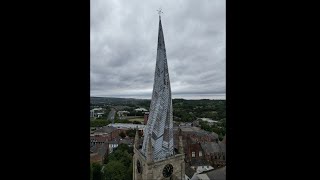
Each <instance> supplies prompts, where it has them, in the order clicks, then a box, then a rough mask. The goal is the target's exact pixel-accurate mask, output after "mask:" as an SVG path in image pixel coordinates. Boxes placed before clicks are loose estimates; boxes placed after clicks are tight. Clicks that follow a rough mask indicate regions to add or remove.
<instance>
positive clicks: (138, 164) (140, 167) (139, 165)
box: [137, 160, 142, 174]
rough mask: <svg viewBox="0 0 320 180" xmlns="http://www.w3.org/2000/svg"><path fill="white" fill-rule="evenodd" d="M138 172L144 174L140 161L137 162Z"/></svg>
mask: <svg viewBox="0 0 320 180" xmlns="http://www.w3.org/2000/svg"><path fill="white" fill-rule="evenodd" d="M137 170H138V173H140V174H141V173H142V166H141V163H140V161H139V160H138V161H137Z"/></svg>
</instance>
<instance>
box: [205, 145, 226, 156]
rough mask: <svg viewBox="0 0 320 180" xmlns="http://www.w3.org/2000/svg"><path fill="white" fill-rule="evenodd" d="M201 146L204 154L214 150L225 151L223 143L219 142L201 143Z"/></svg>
mask: <svg viewBox="0 0 320 180" xmlns="http://www.w3.org/2000/svg"><path fill="white" fill-rule="evenodd" d="M201 148H202V149H203V151H204V152H205V153H206V154H208V153H214V152H226V148H225V144H223V143H221V142H218V143H217V142H206V143H201Z"/></svg>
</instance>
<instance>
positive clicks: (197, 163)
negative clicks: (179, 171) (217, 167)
mask: <svg viewBox="0 0 320 180" xmlns="http://www.w3.org/2000/svg"><path fill="white" fill-rule="evenodd" d="M190 166H211V165H210V163H209V162H208V161H206V160H204V159H202V158H201V159H196V158H192V159H191V161H190Z"/></svg>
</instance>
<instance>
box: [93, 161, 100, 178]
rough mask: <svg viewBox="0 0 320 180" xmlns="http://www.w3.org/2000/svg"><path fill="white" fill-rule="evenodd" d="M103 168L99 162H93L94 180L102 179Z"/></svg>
mask: <svg viewBox="0 0 320 180" xmlns="http://www.w3.org/2000/svg"><path fill="white" fill-rule="evenodd" d="M101 168H102V166H101V165H100V164H99V163H92V180H102V173H101Z"/></svg>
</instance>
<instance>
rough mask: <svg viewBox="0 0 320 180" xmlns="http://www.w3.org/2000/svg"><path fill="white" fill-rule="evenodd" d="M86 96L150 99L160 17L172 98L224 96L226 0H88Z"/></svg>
mask: <svg viewBox="0 0 320 180" xmlns="http://www.w3.org/2000/svg"><path fill="white" fill-rule="evenodd" d="M90 8H91V14H90V31H91V32H90V94H91V96H105V97H132V98H143V99H150V98H151V94H152V88H153V79H154V71H155V64H156V53H157V40H158V37H157V36H158V25H159V16H158V13H157V11H156V10H157V9H159V8H162V11H163V14H162V16H161V20H162V27H163V32H164V39H165V44H166V51H167V59H168V67H169V75H170V82H171V90H172V96H173V98H185V99H201V98H208V99H225V93H226V68H225V66H226V55H225V49H226V43H225V39H226V28H225V24H226V23H225V22H226V21H225V19H226V18H225V12H226V8H225V0H91V7H90Z"/></svg>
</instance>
